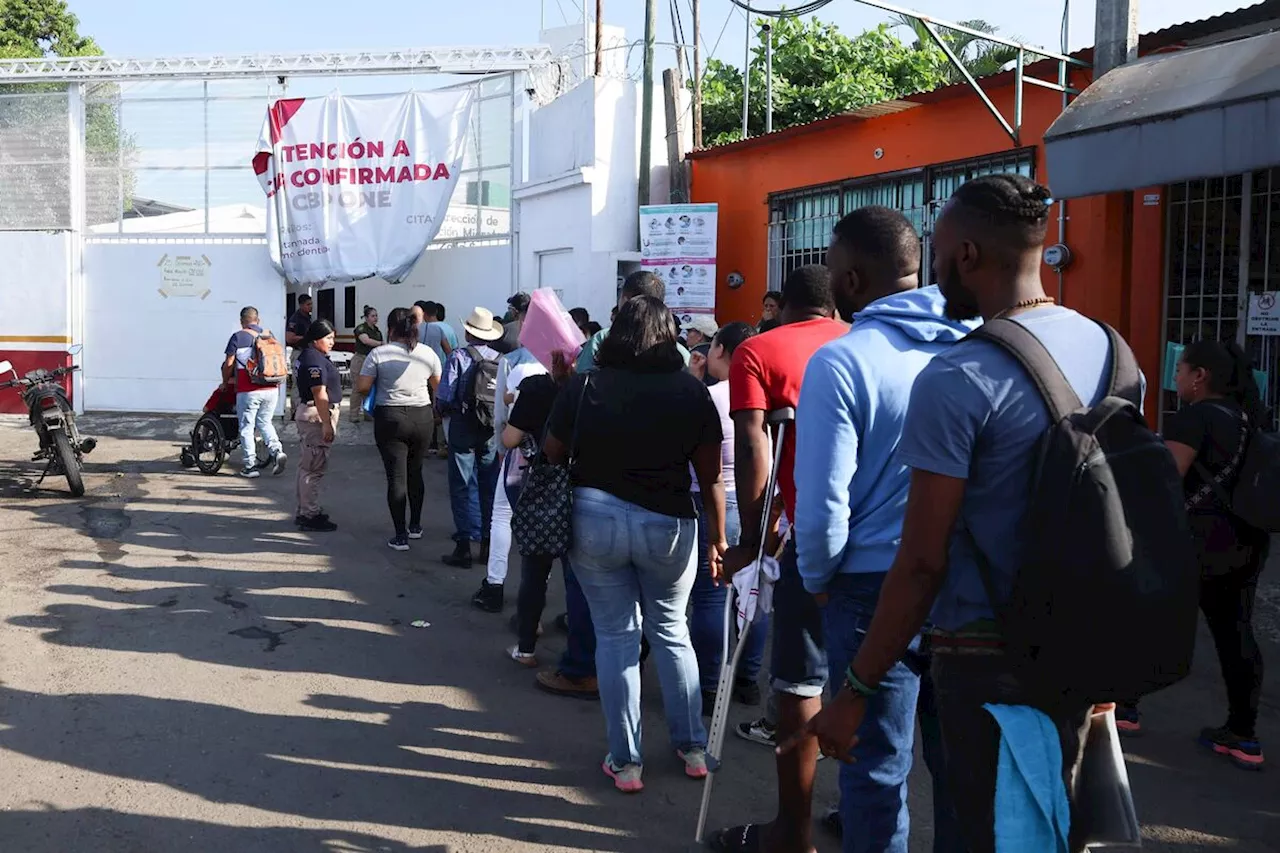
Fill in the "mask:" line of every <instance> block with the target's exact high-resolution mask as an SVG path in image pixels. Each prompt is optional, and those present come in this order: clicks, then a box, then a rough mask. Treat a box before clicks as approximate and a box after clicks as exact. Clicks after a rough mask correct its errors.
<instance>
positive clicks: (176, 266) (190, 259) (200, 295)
mask: <svg viewBox="0 0 1280 853" xmlns="http://www.w3.org/2000/svg"><path fill="white" fill-rule="evenodd" d="M156 266H157V267H159V268H160V295H161V296H163V297H164V298H165V299H168V298H169V297H171V296H176V297H184V296H185V297H193V298H197V299H204V298H205V297H206V296H208V295H209V267H211V266H213V261H211V260H209V256H208V255H174V256H170V255H163V256H161V258H160V260H159V262H158V263H157V264H156Z"/></svg>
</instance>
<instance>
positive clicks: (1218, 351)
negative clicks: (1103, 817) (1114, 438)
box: [1118, 341, 1271, 770]
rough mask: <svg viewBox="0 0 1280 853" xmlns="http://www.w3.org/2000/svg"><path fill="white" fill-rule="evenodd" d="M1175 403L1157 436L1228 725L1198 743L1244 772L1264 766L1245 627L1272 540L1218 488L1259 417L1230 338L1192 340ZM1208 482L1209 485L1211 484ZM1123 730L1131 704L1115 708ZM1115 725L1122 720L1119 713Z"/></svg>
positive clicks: (1248, 372)
mask: <svg viewBox="0 0 1280 853" xmlns="http://www.w3.org/2000/svg"><path fill="white" fill-rule="evenodd" d="M1177 388H1178V397H1179V399H1181V400H1182V403H1183V406H1182V408H1180V409H1179V410H1178V411H1177V412H1176V413H1174V414H1173V415H1170V416H1169V417H1168V418H1166V419H1165V423H1164V440H1165V443H1166V444H1167V445H1168V447H1169V450H1170V452H1171V453H1172V454H1173V458H1174V460H1175V461H1176V462H1177V463H1178V471H1179V473H1181V474H1182V476H1183V490H1184V493H1185V495H1186V502H1187V513H1188V515H1189V516H1190V521H1191V530H1192V535H1193V536H1194V539H1195V545H1196V549H1197V552H1198V556H1199V562H1200V609H1201V610H1202V611H1203V612H1204V616H1205V621H1206V622H1208V624H1209V630H1210V632H1211V633H1212V634H1213V643H1214V645H1215V646H1216V647H1217V650H1218V662H1219V663H1220V664H1221V666H1222V677H1223V680H1225V681H1226V685H1227V704H1228V706H1229V713H1228V716H1227V722H1226V725H1224V726H1221V727H1219V728H1206V729H1204V730H1203V731H1202V732H1201V733H1200V742H1201V743H1202V744H1203V745H1204V746H1206V747H1208V748H1209V749H1212V750H1213V751H1214V752H1216V753H1218V754H1220V755H1225V756H1227V757H1229V758H1231V759H1232V761H1234V762H1235V763H1236V764H1237V765H1239V766H1241V767H1244V768H1246V769H1249V770H1258V769H1261V768H1262V764H1263V757H1262V747H1261V745H1260V744H1259V743H1258V739H1257V735H1256V732H1255V731H1254V725H1255V723H1256V722H1257V719H1258V701H1259V699H1260V697H1261V693H1262V653H1261V650H1260V649H1259V648H1258V641H1257V639H1256V638H1255V637H1254V633H1253V605H1254V599H1255V597H1256V594H1257V589H1258V575H1259V573H1260V572H1261V571H1262V567H1263V565H1264V564H1265V563H1266V561H1267V551H1268V547H1269V545H1270V541H1271V538H1270V536H1268V535H1267V534H1266V533H1265V532H1263V531H1261V530H1257V529H1255V528H1253V527H1250V526H1249V525H1248V524H1246V523H1245V522H1243V521H1242V520H1240V519H1239V518H1237V517H1236V516H1235V515H1234V514H1233V513H1232V512H1231V508H1230V506H1229V504H1228V502H1227V501H1226V500H1225V499H1224V497H1223V496H1220V495H1219V492H1220V491H1221V492H1224V493H1226V494H1229V493H1230V491H1231V489H1232V488H1233V487H1234V486H1235V483H1236V478H1237V475H1238V473H1239V470H1240V463H1241V461H1242V460H1243V458H1244V451H1245V449H1246V447H1247V440H1248V436H1249V434H1250V433H1251V432H1252V431H1253V430H1254V429H1256V428H1257V427H1259V426H1261V425H1262V424H1263V423H1265V420H1264V419H1265V418H1266V416H1267V412H1266V411H1265V410H1264V409H1263V406H1262V403H1261V400H1260V398H1259V394H1258V386H1257V383H1256V382H1255V381H1254V378H1253V369H1252V367H1251V366H1250V364H1249V360H1248V358H1247V357H1246V356H1245V355H1244V353H1243V352H1241V351H1240V348H1239V347H1237V346H1236V345H1235V344H1234V343H1225V344H1223V343H1218V342H1217V341H1197V342H1196V343H1193V344H1191V345H1189V346H1188V347H1187V348H1186V349H1185V350H1184V351H1183V354H1182V359H1181V361H1179V362H1178V372H1177ZM1215 481H1216V484H1217V485H1216V486H1215ZM1118 715H1119V716H1120V717H1127V719H1124V720H1123V722H1124V727H1125V728H1127V729H1128V730H1130V731H1133V729H1134V728H1135V727H1136V725H1137V724H1138V721H1137V714H1136V709H1133V708H1127V709H1124V708H1122V709H1119V711H1118ZM1118 722H1120V720H1118Z"/></svg>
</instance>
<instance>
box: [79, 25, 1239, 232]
mask: <svg viewBox="0 0 1280 853" xmlns="http://www.w3.org/2000/svg"><path fill="white" fill-rule="evenodd" d="M583 2H585V3H587V5H588V7H589V8H590V9H591V11H592V14H594V9H595V0H373V2H367V0H366V2H364V3H361V2H353V0H342V2H339V0H302V2H299V0H211V2H210V1H209V0H202V1H201V2H194V0H176V2H175V0H68V6H69V7H70V9H71V11H72V12H73V13H74V14H75V15H77V16H78V17H79V19H80V32H81V34H82V35H87V36H91V37H93V38H94V39H95V40H96V41H97V42H98V44H99V45H100V46H101V48H102V49H103V51H104V52H105V53H106V54H108V55H110V56H115V57H122V58H124V57H137V58H145V57H158V56H170V57H172V56H213V55H224V56H225V55H241V54H258V53H272V52H286V53H306V52H308V51H318V50H351V51H358V50H366V49H392V48H410V47H434V46H451V45H452V46H457V45H522V44H536V43H538V41H539V30H540V27H541V24H542V22H543V15H544V10H545V23H546V25H547V26H548V27H561V26H565V25H566V24H574V25H579V26H580V22H581V20H582V18H581V16H582V9H581V6H580V5H579V4H581V3H583ZM675 2H676V3H677V4H678V6H679V7H680V9H681V11H682V14H683V15H684V26H685V27H686V30H685V31H686V32H687V33H689V35H690V37H691V36H692V26H691V15H690V13H689V0H675ZM782 2H784V0H751V3H752V5H755V6H757V7H764V8H777V7H779V6H780V5H781V4H782ZM799 2H801V0H791V2H790V5H792V6H795V5H797V3H799ZM898 2H899V3H900V4H901V5H903V6H906V5H908V4H911V3H914V4H915V6H914V8H916V9H917V10H918V11H920V12H923V13H925V14H931V15H936V16H938V17H940V18H943V17H945V18H950V19H952V20H960V19H974V18H980V19H983V20H985V21H987V22H989V23H991V24H994V25H996V26H997V27H999V28H1000V31H1001V32H1002V33H1004V34H1005V35H1007V36H1009V37H1015V38H1018V39H1021V40H1023V41H1024V43H1027V44H1033V45H1040V46H1045V47H1049V48H1052V49H1057V48H1058V45H1059V28H1060V24H1061V20H1062V12H1063V0H898ZM1134 2H1140V3H1141V10H1140V14H1141V19H1140V24H1141V30H1142V31H1143V32H1149V31H1151V30H1156V29H1161V28H1163V27H1166V26H1169V25H1170V24H1174V23H1179V22H1183V21H1188V20H1197V19H1201V18H1205V17H1208V16H1211V15H1215V14H1219V13H1221V12H1225V11H1229V10H1232V9H1237V8H1241V7H1242V6H1247V5H1251V3H1250V2H1249V0H1134ZM671 3H672V0H657V6H658V12H659V14H658V36H657V38H658V41H659V43H660V45H661V46H660V50H659V52H658V54H657V57H656V59H657V67H658V69H659V70H661V69H663V68H668V67H672V66H673V65H674V64H675V54H674V48H673V47H672V46H671V45H672V44H673V43H674V39H673V37H672V28H671V24H670V12H669V10H670V7H671ZM126 5H127V8H128V10H129V14H122V13H121V12H122V7H124V6H126ZM604 7H605V20H606V22H607V23H609V24H613V25H617V26H622V27H624V28H625V29H626V32H627V38H628V39H629V40H633V41H634V40H639V39H640V38H641V37H642V35H643V30H644V20H643V18H644V14H643V10H644V0H604ZM1070 7H1071V40H1070V46H1071V49H1072V50H1074V49H1076V48H1079V47H1083V46H1087V45H1089V44H1091V43H1092V39H1093V15H1094V0H1070ZM702 8H703V12H702V15H703V42H704V45H705V47H706V51H705V53H706V54H708V55H715V56H718V57H719V58H720V59H723V60H724V61H726V62H730V63H732V64H734V65H738V64H740V63H741V62H742V56H743V46H744V36H745V34H746V31H745V26H744V25H745V17H744V15H743V14H742V13H741V12H740V11H739V10H738V9H737V8H736V7H734V6H733V5H732V4H731V3H730V0H702ZM888 16H889V15H888V13H886V12H883V11H880V10H876V9H871V8H869V7H866V6H864V5H862V4H860V3H858V2H856V0H833V2H832V3H830V4H829V5H828V6H826V7H825V8H824V9H823V10H822V11H821V12H820V13H819V15H818V17H819V18H820V19H822V20H824V21H827V22H831V23H834V24H836V25H837V26H839V27H840V29H841V30H843V31H845V32H846V33H850V34H854V33H857V32H860V31H862V30H863V29H866V28H868V27H873V26H875V25H877V24H878V23H880V22H882V21H884V20H886V19H887V18H888ZM903 37H904V38H905V37H907V33H906V32H904V33H903ZM664 43H665V44H664ZM611 59H612V57H611ZM628 59H629V62H628V70H629V72H630V75H631V76H632V78H633V79H637V80H638V79H639V78H640V67H641V63H642V51H640V50H630V51H628ZM437 80H438V81H439V83H438V84H437V83H436V81H437ZM456 80H457V78H453V79H449V78H440V77H436V78H433V77H430V76H426V75H423V76H421V77H420V76H417V75H412V76H406V77H396V78H387V77H359V78H357V77H346V78H343V80H342V81H341V86H342V90H343V91H344V92H346V93H347V94H360V93H367V92H387V91H400V90H401V88H402V87H403V88H414V89H429V88H434V86H435V85H444V84H447V83H450V82H456ZM272 83H274V80H270V81H268V80H266V79H264V80H245V81H240V82H239V83H234V84H227V83H222V84H217V86H218V91H217V92H216V93H215V94H220V95H226V94H237V95H247V94H250V93H252V94H254V95H255V96H260V97H261V98H262V100H261V101H260V102H255V101H253V100H252V99H246V100H239V101H215V102H211V106H210V110H211V112H210V113H209V116H208V122H209V133H210V138H211V142H212V143H214V145H213V148H214V149H216V151H215V153H216V155H217V157H216V159H217V163H216V165H223V166H233V165H234V166H238V165H240V164H242V163H243V164H247V163H248V162H249V159H250V157H251V155H252V146H253V142H254V141H255V140H256V139H257V137H258V131H259V129H260V128H261V126H262V115H263V110H264V108H265V104H266V103H267V99H268V97H279V94H280V93H279V92H276V91H274V90H272V89H271V88H270V84H272ZM137 85H139V86H141V87H143V88H145V89H146V90H147V91H145V92H144V91H139V94H140V95H147V96H153V95H162V96H164V97H192V96H196V97H198V96H199V91H198V86H196V87H195V88H193V84H189V83H180V82H169V83H165V84H154V83H149V84H137ZM334 85H338V83H337V82H334V81H330V80H329V79H328V78H327V77H318V78H314V77H313V78H309V79H306V80H297V79H292V80H290V82H289V89H288V91H289V94H291V95H293V96H295V97H297V96H311V95H317V94H325V93H328V92H329V91H330V90H331V88H332V87H333V86H334ZM269 90H270V91H269ZM203 109H204V107H203V105H202V104H201V103H199V102H197V101H190V102H181V103H174V102H159V101H152V100H145V99H144V100H139V101H137V102H131V103H128V104H126V105H125V107H124V112H123V115H122V121H123V124H124V126H125V128H126V129H127V131H128V132H129V133H130V134H131V136H132V138H133V139H134V142H135V144H136V145H137V147H138V150H139V152H140V154H139V165H140V166H142V167H166V166H171V165H174V164H175V163H181V164H184V165H191V164H197V163H200V162H202V161H203V157H204V154H203V145H204V144H205V143H204V141H203V139H202V138H201V132H200V129H201V128H202V127H203V126H204V120H203V118H202V116H203V113H202V111H203ZM137 180H138V183H137V187H136V189H135V192H136V194H137V195H139V196H142V197H147V198H158V199H163V200H165V201H168V202H172V203H176V204H181V205H184V206H190V207H200V206H201V205H203V204H204V203H205V199H206V197H207V200H208V204H209V205H211V206H218V205H223V204H233V203H234V204H241V203H251V204H256V203H261V190H260V188H259V187H258V186H257V182H256V180H255V179H254V177H253V175H252V173H251V172H250V170H249V169H248V167H247V165H246V166H245V168H243V169H235V170H234V171H214V172H211V173H210V176H209V181H208V182H207V183H206V181H205V176H204V173H203V172H200V171H173V170H171V169H166V168H140V169H139V170H138V172H137Z"/></svg>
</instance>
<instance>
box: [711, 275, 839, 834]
mask: <svg viewBox="0 0 1280 853" xmlns="http://www.w3.org/2000/svg"><path fill="white" fill-rule="evenodd" d="M835 313H836V305H835V299H834V297H833V296H832V291H831V275H830V273H829V272H828V271H827V268H826V267H824V266H818V265H811V266H805V267H801V268H799V269H797V270H795V271H794V272H792V273H791V274H790V275H789V276H788V277H787V280H786V283H785V284H784V285H783V287H782V315H781V318H782V323H783V325H782V326H780V327H778V328H776V329H773V330H772V331H770V332H767V333H765V334H761V335H757V336H756V337H754V338H750V339H748V340H746V341H744V342H743V343H742V344H740V345H739V346H738V348H737V350H736V351H734V354H733V363H732V365H731V366H730V368H729V412H730V414H731V416H732V417H733V427H734V436H735V438H734V441H735V448H734V449H735V452H736V462H735V465H734V474H735V476H736V477H737V492H738V511H739V514H740V515H741V518H742V539H741V541H740V543H739V544H738V545H737V546H735V547H733V548H730V549H729V550H728V552H727V553H726V554H725V556H724V568H725V573H726V575H732V573H733V572H736V571H737V570H739V569H741V568H743V567H744V566H746V565H748V564H750V563H751V562H752V561H753V560H755V558H756V553H757V552H758V551H759V548H760V530H761V527H762V526H763V525H762V524H761V517H762V515H763V513H764V499H765V489H766V488H767V487H768V482H769V469H770V467H771V466H772V465H773V449H772V447H771V446H770V438H769V432H768V428H767V425H766V416H767V414H768V413H769V412H771V411H773V410H775V409H782V408H791V409H794V408H796V406H797V405H798V404H799V402H800V385H801V384H802V382H803V381H804V371H805V367H806V366H807V365H808V364H809V359H810V357H812V356H813V354H814V353H815V352H817V351H818V348H819V347H821V346H822V345H823V344H825V343H827V342H828V341H831V340H833V339H835V338H838V337H840V336H841V335H843V334H844V333H845V332H847V331H848V330H849V327H848V326H847V325H845V324H844V323H841V322H840V321H839V320H836V319H835ZM794 427H795V425H794V424H788V425H787V434H786V438H785V440H784V442H783V446H782V461H781V463H780V465H779V468H778V488H779V489H780V490H781V492H782V505H783V509H784V510H785V512H786V514H787V519H788V520H789V521H790V520H792V519H794V518H795V512H796V482H795V458H796V439H795V428H794ZM780 568H781V571H780V575H781V576H780V577H779V579H778V583H777V585H776V586H775V587H774V591H773V659H772V662H771V676H772V682H771V685H772V689H773V697H774V699H776V702H777V723H776V727H775V725H774V724H772V723H770V722H769V720H768V717H766V718H764V719H761V720H757V721H755V722H751V723H742V724H740V725H739V727H738V734H739V735H741V736H742V737H745V738H746V739H747V740H753V741H756V742H760V743H767V744H770V745H773V744H774V743H779V742H782V741H784V740H786V738H788V737H789V736H790V735H792V734H794V733H795V732H798V731H800V730H801V729H802V728H804V726H805V725H806V724H807V723H808V722H809V720H810V718H812V717H813V716H814V715H815V714H817V713H818V711H820V710H822V691H823V689H824V687H825V685H826V681H827V654H826V650H825V648H824V647H823V644H822V614H821V612H820V611H819V610H818V606H817V603H816V602H815V601H814V598H813V596H812V595H810V594H809V593H808V592H807V591H806V590H805V588H804V584H803V583H802V582H801V579H800V573H799V570H798V569H797V567H796V550H795V543H794V542H791V543H788V545H787V548H786V550H785V551H784V552H783V555H782V560H781V563H780ZM817 761H818V748H817V744H816V742H815V741H813V740H812V739H810V740H806V741H805V742H804V743H803V744H802V745H801V746H800V747H798V748H796V749H795V750H794V751H792V752H789V753H787V754H786V755H783V756H779V757H778V759H777V763H778V817H777V819H776V820H775V821H774V822H773V823H772V824H770V825H768V826H755V825H751V824H748V825H746V826H738V827H734V828H732V829H726V830H722V831H721V832H720V833H718V834H717V837H716V842H717V843H718V844H719V845H720V846H719V847H717V848H716V849H726V850H739V849H741V850H753V851H755V850H759V851H765V853H775V851H785V853H791V851H809V850H812V849H813V841H812V837H811V836H812V821H811V812H812V800H813V780H814V775H815V771H816V768H817ZM713 846H715V844H713Z"/></svg>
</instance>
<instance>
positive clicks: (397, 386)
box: [356, 308, 442, 551]
mask: <svg viewBox="0 0 1280 853" xmlns="http://www.w3.org/2000/svg"><path fill="white" fill-rule="evenodd" d="M387 335H388V337H389V339H390V342H389V343H387V344H386V345H384V346H380V347H378V348H377V349H375V350H373V352H371V353H369V355H368V356H367V357H366V358H365V362H364V367H363V368H361V370H360V376H359V377H358V378H357V379H356V390H357V391H358V392H360V393H361V394H368V393H369V391H370V390H371V389H374V388H375V386H376V397H375V399H374V404H375V408H374V410H373V436H374V439H375V440H376V441H377V443H378V452H379V453H381V454H382V464H383V466H384V467H385V468H386V471H387V507H388V508H389V509H390V510H391V521H392V523H393V524H394V525H395V528H396V535H395V536H394V537H393V538H392V539H391V540H390V541H388V542H387V545H388V546H389V547H391V548H393V549H395V550H396V551H408V550H409V540H410V539H421V538H422V501H423V494H424V491H425V488H424V486H423V482H422V462H423V459H424V458H426V455H427V445H428V444H430V442H431V431H432V426H433V424H434V418H435V416H434V413H433V410H432V407H431V403H432V398H433V397H434V396H435V392H436V387H437V386H438V385H439V384H440V374H441V372H442V369H441V365H440V359H439V358H437V357H436V354H435V352H434V351H432V349H431V347H429V346H424V345H422V344H421V343H420V342H419V339H418V320H417V318H416V317H415V316H414V314H413V312H412V311H410V310H409V309H408V308H396V309H394V310H393V311H392V312H391V315H390V316H389V317H388V318H387ZM406 504H407V505H408V510H409V517H408V522H407V523H406V521H405V508H406Z"/></svg>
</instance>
